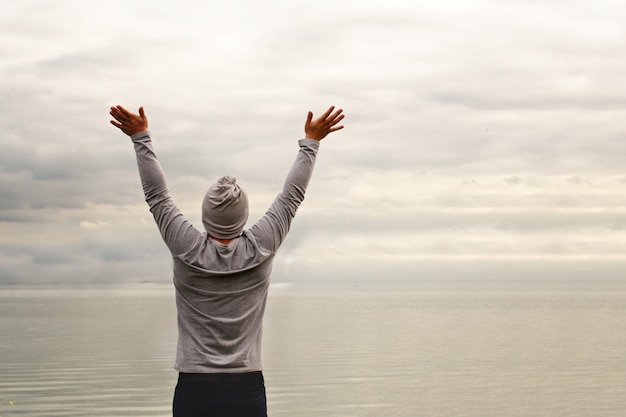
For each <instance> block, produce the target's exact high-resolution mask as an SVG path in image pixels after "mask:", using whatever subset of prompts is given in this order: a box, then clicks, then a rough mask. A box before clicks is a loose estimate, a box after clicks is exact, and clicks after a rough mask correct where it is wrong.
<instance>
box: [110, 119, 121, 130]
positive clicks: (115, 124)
mask: <svg viewBox="0 0 626 417" xmlns="http://www.w3.org/2000/svg"><path fill="white" fill-rule="evenodd" d="M111 124H112V125H113V126H115V127H117V128H118V129H121V128H122V125H121V124H120V123H118V122H116V121H115V120H111Z"/></svg>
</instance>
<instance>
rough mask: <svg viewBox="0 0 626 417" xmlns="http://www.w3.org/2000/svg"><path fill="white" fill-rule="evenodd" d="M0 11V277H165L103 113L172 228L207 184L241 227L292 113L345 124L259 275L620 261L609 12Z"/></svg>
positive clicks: (543, 8)
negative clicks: (144, 134) (230, 183)
mask: <svg viewBox="0 0 626 417" xmlns="http://www.w3.org/2000/svg"><path fill="white" fill-rule="evenodd" d="M3 7H4V8H3V14H2V16H0V28H1V29H0V53H2V56H3V61H2V63H0V91H1V93H2V94H0V108H2V112H0V130H1V131H2V132H3V133H2V136H0V149H1V151H0V227H1V229H0V230H1V232H0V251H1V254H2V256H0V282H9V281H10V282H31V281H32V282H56V281H59V282H70V281H72V282H73V281H82V280H93V281H97V282H106V281H109V280H127V279H130V280H150V279H155V280H163V279H166V280H167V279H169V278H168V276H169V273H168V272H167V271H168V270H169V266H170V265H169V262H170V261H169V255H168V254H167V251H166V249H165V248H164V245H163V244H162V242H161V241H160V237H159V236H158V233H157V232H156V230H155V227H154V224H153V222H152V219H151V215H150V213H149V212H148V210H147V206H146V205H145V203H144V202H143V196H142V192H141V188H140V182H139V179H138V176H137V171H136V166H135V165H136V163H135V160H134V155H133V150H132V144H131V143H130V142H129V140H128V138H127V137H125V136H124V135H123V134H121V133H120V132H118V131H116V129H115V128H113V127H112V126H110V125H109V123H108V120H109V116H108V108H109V106H110V105H114V104H118V103H119V104H123V105H125V106H127V107H128V108H129V109H133V110H134V109H136V108H137V107H138V106H140V105H144V106H145V107H146V111H147V113H148V117H149V120H150V128H151V130H152V133H153V138H154V142H155V149H156V151H157V153H158V155H159V157H160V160H161V162H162V165H163V167H164V169H165V171H166V174H167V177H168V182H169V185H170V188H171V191H172V194H173V195H174V197H175V199H176V201H177V202H178V203H179V205H180V206H181V208H182V210H183V212H184V213H185V214H186V215H187V216H188V217H189V218H190V219H191V220H192V222H193V223H194V224H200V222H199V207H200V200H201V197H202V195H203V194H204V192H205V191H206V188H207V187H208V185H209V184H210V183H211V182H213V181H214V180H215V179H216V178H217V177H218V176H220V175H224V174H231V175H235V176H236V177H238V178H239V180H240V181H241V182H242V183H243V184H244V185H245V186H246V189H247V191H248V193H249V195H250V200H251V221H254V219H256V218H258V217H259V216H261V215H262V214H263V212H264V211H265V209H266V208H267V206H268V205H269V203H270V202H271V201H272V199H273V197H274V196H275V195H276V193H277V192H278V191H279V189H280V186H281V185H282V181H283V179H284V176H285V174H286V172H287V170H288V169H289V167H290V164H291V162H292V161H293V158H294V157H295V154H296V152H297V145H296V140H297V139H299V138H301V137H302V135H303V129H302V127H303V124H304V118H305V116H306V111H308V110H312V111H314V112H316V113H319V112H321V111H323V110H324V109H325V108H326V107H327V106H328V105H331V104H334V105H337V106H342V107H343V108H344V109H345V111H346V115H347V118H346V120H345V125H346V129H345V130H343V131H341V132H338V133H336V134H333V135H332V136H331V137H329V138H328V139H325V140H324V142H323V143H322V147H321V151H320V154H319V157H318V161H317V166H316V172H315V174H314V178H313V179H312V181H311V185H310V189H309V192H308V195H307V199H306V201H305V203H304V205H303V207H302V209H301V211H300V213H299V214H298V217H297V218H296V220H295V222H294V227H293V230H292V232H291V234H290V236H289V237H288V239H287V241H286V243H285V246H284V248H283V250H284V254H285V260H286V259H289V260H290V261H289V262H287V261H285V262H283V263H284V264H285V265H287V264H288V268H289V271H287V269H280V268H282V267H280V268H276V270H277V274H278V275H279V279H280V280H283V281H285V280H289V279H296V278H293V276H292V275H290V272H291V273H293V272H294V271H297V273H301V272H302V270H303V269H306V270H307V271H309V272H303V274H304V275H303V276H309V275H310V277H309V278H311V279H315V276H316V275H325V274H330V275H333V276H339V277H340V278H339V279H341V277H344V278H346V279H347V278H348V277H350V279H352V278H354V277H362V276H367V277H368V279H372V280H374V279H380V280H383V281H384V280H385V279H387V277H388V276H395V275H397V276H403V277H408V276H411V275H412V274H413V275H415V276H417V272H418V271H424V270H425V271H427V272H426V273H425V275H428V276H429V277H432V278H433V279H434V278H436V277H452V276H454V275H455V274H461V273H462V269H461V267H460V266H459V265H461V264H463V265H464V267H467V268H468V271H470V272H468V275H469V276H474V277H479V276H481V273H480V272H479V271H482V272H483V273H484V274H488V275H489V276H490V277H497V276H498V274H504V273H506V272H507V267H506V265H507V262H518V263H519V264H524V263H525V262H526V263H528V262H534V263H536V264H537V265H538V266H537V269H536V271H535V272H537V271H542V270H543V271H546V273H549V274H553V275H557V274H558V272H557V271H558V268H557V267H555V266H554V265H556V263H559V265H566V264H567V262H570V263H571V264H567V265H577V264H578V263H579V262H583V261H582V259H584V262H587V264H586V265H591V264H593V265H596V266H598V265H600V266H598V267H599V268H601V269H602V268H604V267H603V266H601V265H602V264H601V263H602V262H604V261H606V262H610V263H611V265H612V266H606V268H605V269H606V270H607V271H609V270H610V271H609V272H607V273H608V274H609V275H611V274H615V271H616V270H617V267H616V266H615V265H617V264H619V263H620V262H622V261H621V260H622V257H623V256H624V254H623V252H624V250H623V247H622V238H621V236H622V231H623V229H624V224H626V223H625V221H624V219H625V217H624V206H623V203H622V202H621V200H622V199H621V198H620V196H621V195H622V194H623V192H624V180H623V178H624V172H623V161H622V157H621V155H624V153H625V152H626V149H624V146H626V145H624V143H625V142H624V141H623V140H621V138H622V137H623V136H624V128H623V127H622V126H621V125H620V123H619V120H621V118H622V115H621V113H622V112H623V109H624V106H625V104H626V103H625V102H624V100H623V98H622V97H621V96H620V95H619V91H621V90H623V87H624V78H623V72H624V68H623V65H622V62H626V61H625V60H624V59H622V58H624V57H625V55H626V49H624V47H623V42H622V38H623V34H624V29H623V24H622V22H623V21H624V18H626V16H625V15H624V14H625V12H624V11H623V10H622V9H621V8H618V7H617V6H616V4H614V2H609V1H606V2H605V1H600V2H597V1H596V2H591V1H586V0H577V1H573V2H568V3H562V2H550V1H534V2H522V1H507V2H500V1H498V2H496V1H493V0H472V1H466V2H458V1H452V0H450V1H439V2H435V3H433V2H431V3H424V2H406V1H400V0H395V1H394V0H392V1H386V2H383V3H380V2H369V1H366V2H361V3H359V6H358V7H356V6H355V3H354V2H350V1H338V2H337V1H333V2H331V1H326V0H322V1H321V2H318V3H316V7H308V6H307V7H306V9H305V8H303V6H302V5H300V4H298V3H294V2H287V1H281V0H272V1H269V2H264V3H255V2H251V1H244V0H238V1H235V2H228V3H202V4H200V3H197V2H191V1H181V2H177V3H176V4H160V3H159V4H150V6H149V7H146V4H145V3H144V2H134V1H131V2H121V1H110V2H107V3H102V4H95V3H94V4H92V3H81V2H74V1H63V0H62V1H58V2H54V3H52V2H48V1H40V2H36V3H10V4H9V3H7V4H6V5H3ZM190 11H193V12H192V13H191V12H190ZM261 13H262V15H263V16H264V18H263V19H259V18H258V16H259V15H261ZM279 256H280V255H279ZM607 258H610V260H607ZM490 260H491V261H490ZM277 262H278V263H279V265H282V263H281V262H282V261H280V258H279V259H278V260H277ZM446 262H451V263H452V264H450V265H448V264H447V263H446ZM490 262H492V264H490ZM555 262H556V263H555ZM472 265H474V266H472ZM490 265H492V266H493V267H490ZM516 265H517V264H516ZM305 266H306V268H305ZM447 266H450V268H451V269H450V271H446V267H447ZM285 267H286V266H285ZM541 268H544V269H541ZM581 270H584V271H586V272H585V273H587V274H590V272H589V271H590V269H589V270H588V269H585V268H582V269H581ZM328 271H334V272H328ZM471 271H474V272H471ZM526 271H527V272H529V273H530V269H526ZM569 273H570V272H568V270H567V268H563V272H562V273H561V275H562V276H566V275H567V274H569ZM281 274H282V275H281ZM520 274H521V272H520ZM419 275H420V276H422V275H424V274H422V273H420V274H419ZM518 275H519V274H518ZM577 276H583V273H582V272H581V273H580V274H579V275H577ZM611 276H614V275H611ZM494 279H495V278H494Z"/></svg>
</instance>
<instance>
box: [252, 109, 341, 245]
mask: <svg viewBox="0 0 626 417" xmlns="http://www.w3.org/2000/svg"><path fill="white" fill-rule="evenodd" d="M343 118H344V115H343V110H342V109H339V110H336V111H335V108H334V107H330V108H329V109H328V110H327V111H326V112H325V113H324V114H322V115H321V116H320V117H318V118H317V119H313V113H311V112H309V113H308V115H307V118H306V122H305V124H304V132H305V134H306V138H305V139H301V140H299V141H298V144H299V146H300V150H299V152H298V155H297V156H296V160H295V162H294V163H293V165H292V167H291V169H290V170H289V173H288V174H287V178H286V179H285V183H284V185H283V189H282V191H281V192H280V193H279V194H278V196H276V198H275V199H274V202H273V203H272V205H271V206H270V208H269V210H268V211H267V212H266V213H265V215H264V216H263V217H262V218H261V219H260V220H259V221H258V222H257V223H256V224H255V225H254V226H252V227H251V228H250V231H251V232H252V233H253V234H254V235H255V238H256V239H257V241H258V242H259V243H260V244H262V245H263V246H265V247H266V248H267V249H268V250H270V251H272V252H273V251H275V250H277V249H278V247H279V246H280V244H281V243H282V242H283V240H284V239H285V237H286V235H287V233H288V232H289V227H290V225H291V221H292V219H293V218H294V216H295V215H296V211H297V210H298V207H299V206H300V204H301V203H302V201H303V200H304V194H305V192H306V188H307V186H308V184H309V180H310V179H311V175H312V174H313V168H314V166H315V158H316V156H317V151H318V149H319V146H320V141H321V140H322V139H324V138H325V137H326V136H327V135H328V134H329V133H332V132H335V131H337V130H339V129H343V126H341V125H338V124H339V122H341V120H342V119H343Z"/></svg>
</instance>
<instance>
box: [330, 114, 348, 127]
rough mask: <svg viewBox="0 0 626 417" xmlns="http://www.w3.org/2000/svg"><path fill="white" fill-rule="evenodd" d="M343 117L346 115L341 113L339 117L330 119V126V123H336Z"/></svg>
mask: <svg viewBox="0 0 626 417" xmlns="http://www.w3.org/2000/svg"><path fill="white" fill-rule="evenodd" d="M344 117H346V116H345V115H343V114H342V115H340V116H339V117H337V118H335V119H333V120H332V121H331V126H332V125H336V124H337V123H339V122H340V121H342V120H343V118H344Z"/></svg>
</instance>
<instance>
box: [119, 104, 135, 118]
mask: <svg viewBox="0 0 626 417" xmlns="http://www.w3.org/2000/svg"><path fill="white" fill-rule="evenodd" d="M116 107H117V109H118V110H119V111H120V113H122V114H123V115H124V116H126V117H130V116H131V115H132V113H131V112H129V111H128V110H126V109H125V108H124V107H122V106H116Z"/></svg>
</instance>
